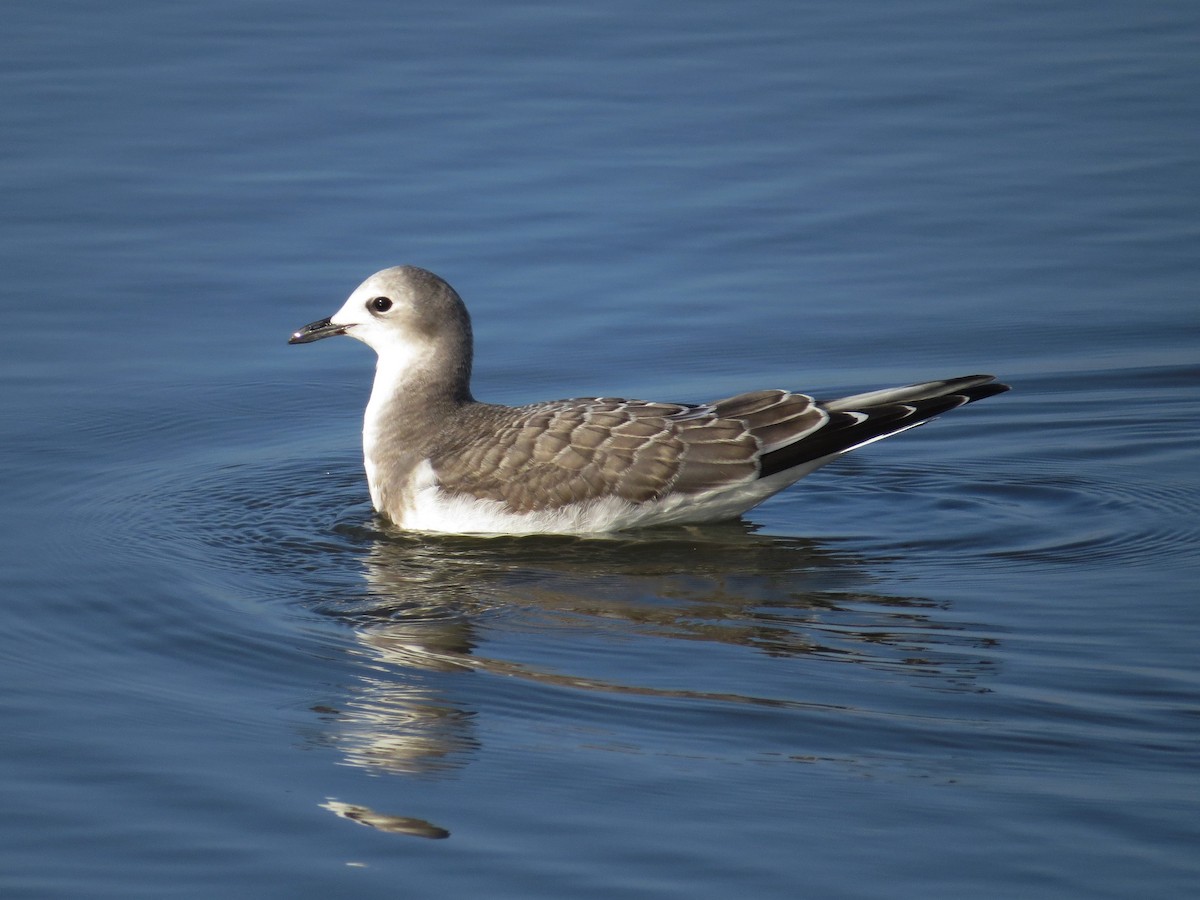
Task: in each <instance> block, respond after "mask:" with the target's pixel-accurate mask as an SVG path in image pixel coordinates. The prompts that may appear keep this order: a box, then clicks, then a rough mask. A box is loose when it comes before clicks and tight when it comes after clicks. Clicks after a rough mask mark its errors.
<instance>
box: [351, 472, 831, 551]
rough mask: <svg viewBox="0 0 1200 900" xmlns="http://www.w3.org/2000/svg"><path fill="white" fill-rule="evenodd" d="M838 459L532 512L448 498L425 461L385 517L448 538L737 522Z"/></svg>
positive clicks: (462, 497)
mask: <svg viewBox="0 0 1200 900" xmlns="http://www.w3.org/2000/svg"><path fill="white" fill-rule="evenodd" d="M837 455H840V454H837ZM834 458H835V456H829V457H826V458H824V459H820V460H814V461H813V462H809V463H805V464H804V465H802V466H797V467H796V468H794V469H789V470H787V471H785V472H779V473H777V474H775V475H772V476H771V477H769V478H761V479H758V480H756V481H750V482H746V483H744V484H739V485H734V486H733V487H729V488H725V489H723V490H719V491H710V492H708V493H705V494H668V495H667V496H666V497H663V498H662V499H661V500H654V501H650V502H647V503H630V502H629V501H627V500H622V499H620V498H619V497H605V498H602V499H599V500H591V501H588V502H586V503H573V504H570V505H568V506H562V507H557V508H555V509H547V510H539V511H535V512H529V513H514V512H512V511H511V510H509V509H508V508H507V507H506V506H505V505H504V503H502V502H501V501H499V500H481V499H478V498H476V497H469V496H465V495H462V494H457V495H456V494H448V493H446V492H445V491H443V490H442V489H441V488H440V487H439V486H438V484H437V476H436V475H435V474H434V471H433V467H432V466H431V465H430V464H429V462H428V461H425V462H423V463H421V465H419V466H418V467H417V468H416V470H415V472H414V474H413V478H412V480H411V481H410V483H409V490H408V491H405V492H404V493H405V495H406V497H407V502H406V504H405V505H404V507H403V508H401V509H381V510H380V512H382V513H384V514H385V515H387V516H388V517H389V518H390V519H391V520H392V521H393V522H394V523H395V524H396V525H398V526H399V527H401V528H404V529H407V530H410V531H428V532H438V533H448V534H605V533H609V532H614V531H624V530H626V529H630V528H646V527H649V526H655V525H683V524H696V523H701V522H720V521H724V520H727V519H733V518H736V517H737V516H739V515H741V514H742V513H744V512H745V511H746V510H748V509H750V508H751V507H753V506H756V505H758V504H759V503H761V502H762V501H763V500H765V499H766V498H767V497H769V496H771V495H772V494H775V493H778V492H779V491H781V490H783V489H784V488H785V487H787V486H788V485H789V484H791V483H792V482H794V481H797V480H799V479H800V478H803V477H804V476H805V475H807V474H808V473H810V472H812V471H814V470H815V469H818V468H820V467H821V466H823V465H824V464H825V463H827V462H830V461H831V460H832V459H834ZM373 494H374V492H373ZM373 499H374V498H373Z"/></svg>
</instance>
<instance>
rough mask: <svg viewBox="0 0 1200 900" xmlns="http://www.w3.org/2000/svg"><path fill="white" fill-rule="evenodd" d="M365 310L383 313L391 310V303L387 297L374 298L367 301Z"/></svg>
mask: <svg viewBox="0 0 1200 900" xmlns="http://www.w3.org/2000/svg"><path fill="white" fill-rule="evenodd" d="M367 308H368V309H370V310H372V311H373V312H377V313H385V312H387V311H388V310H389V309H391V308H392V301H391V300H389V299H388V298H387V297H374V298H372V299H370V300H368V301H367Z"/></svg>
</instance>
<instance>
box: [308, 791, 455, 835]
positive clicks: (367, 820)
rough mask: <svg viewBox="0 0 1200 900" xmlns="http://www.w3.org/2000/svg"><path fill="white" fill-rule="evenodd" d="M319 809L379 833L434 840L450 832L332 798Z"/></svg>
mask: <svg viewBox="0 0 1200 900" xmlns="http://www.w3.org/2000/svg"><path fill="white" fill-rule="evenodd" d="M321 808H322V809H327V810H329V811H330V812H332V813H333V814H334V815H337V816H341V817H342V818H343V819H349V820H350V821H351V822H357V823H358V824H360V825H366V826H368V827H370V828H378V829H379V830H380V831H388V832H391V833H392V834H411V835H412V836H414V837H424V838H434V839H440V838H446V837H450V832H448V831H447V830H446V829H445V828H439V827H438V826H437V825H434V824H433V823H431V822H426V821H425V820H424V819H414V818H411V817H410V816H389V815H386V814H384V813H377V812H375V811H374V810H373V809H370V808H369V807H366V806H355V805H353V804H351V803H341V802H339V801H337V800H334V799H333V798H330V799H329V800H327V801H326V802H324V803H322V804H321Z"/></svg>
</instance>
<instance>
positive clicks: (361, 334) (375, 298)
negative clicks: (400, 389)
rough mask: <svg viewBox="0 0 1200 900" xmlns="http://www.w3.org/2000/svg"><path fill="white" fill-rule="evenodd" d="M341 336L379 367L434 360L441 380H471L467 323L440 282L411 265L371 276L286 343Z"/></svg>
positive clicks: (446, 286)
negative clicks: (359, 345)
mask: <svg viewBox="0 0 1200 900" xmlns="http://www.w3.org/2000/svg"><path fill="white" fill-rule="evenodd" d="M338 334H344V335H348V336H349V337H352V338H355V339H356V340H360V341H362V342H363V343H364V344H366V345H367V346H368V347H370V348H371V349H372V350H374V351H375V352H376V353H377V354H379V362H380V365H381V366H385V365H386V366H387V367H388V368H400V369H409V368H411V367H413V366H414V365H417V364H418V363H421V362H422V361H424V362H426V363H429V361H432V360H437V365H436V366H434V368H435V369H439V370H442V371H443V377H449V378H451V379H453V380H459V379H463V378H464V377H465V378H468V379H469V377H470V368H471V319H470V316H468V315H467V308H466V306H464V305H463V302H462V300H461V299H460V298H459V296H458V294H457V293H456V292H455V290H454V288H452V287H450V285H449V284H447V283H446V282H445V281H443V280H442V279H441V278H439V277H438V276H437V275H434V274H433V273H432V272H427V271H426V270H424V269H419V268H417V267H416V266H394V267H392V268H390V269H384V270H383V271H382V272H376V273H375V274H374V275H372V276H371V277H370V278H368V279H367V280H366V281H364V282H363V283H362V284H360V285H359V286H358V287H357V288H356V289H355V290H354V293H352V294H351V295H350V297H349V299H348V300H346V302H345V304H343V306H342V308H341V309H339V310H338V311H337V312H335V313H334V314H333V315H332V316H330V317H329V318H327V319H321V320H320V321H318V322H312V323H310V324H308V325H305V326H304V327H303V328H301V329H300V330H299V331H297V332H295V333H294V334H293V335H292V336H291V338H290V339H289V340H288V343H289V344H308V343H311V342H312V341H319V340H321V339H322V338H327V337H333V336H334V335H338Z"/></svg>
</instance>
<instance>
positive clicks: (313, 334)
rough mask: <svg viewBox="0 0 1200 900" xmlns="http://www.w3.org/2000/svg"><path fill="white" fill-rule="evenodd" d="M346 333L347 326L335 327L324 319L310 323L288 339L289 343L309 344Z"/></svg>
mask: <svg viewBox="0 0 1200 900" xmlns="http://www.w3.org/2000/svg"><path fill="white" fill-rule="evenodd" d="M345 333H346V326H345V325H334V324H333V323H332V322H330V321H329V319H322V320H321V321H320V322H310V323H309V324H307V325H305V326H304V327H303V328H301V329H300V330H299V331H297V332H296V333H295V334H293V335H292V336H291V337H290V338H288V343H289V344H308V343H311V342H313V341H319V340H320V339H321V338H327V337H333V336H334V335H335V334H345Z"/></svg>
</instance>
